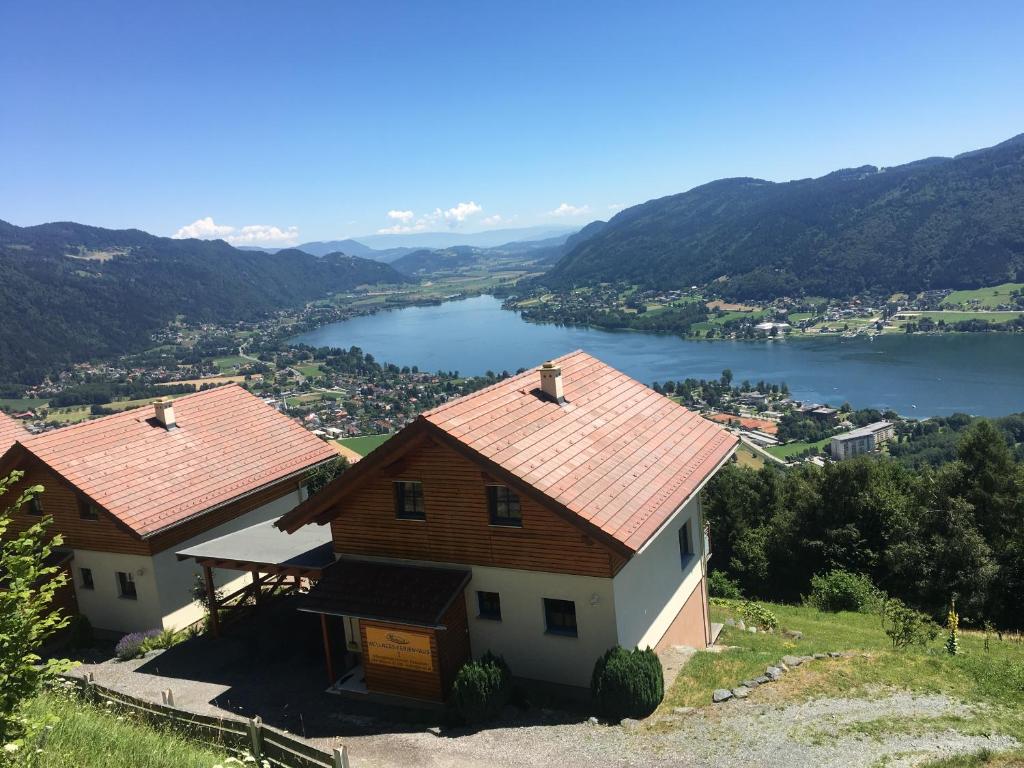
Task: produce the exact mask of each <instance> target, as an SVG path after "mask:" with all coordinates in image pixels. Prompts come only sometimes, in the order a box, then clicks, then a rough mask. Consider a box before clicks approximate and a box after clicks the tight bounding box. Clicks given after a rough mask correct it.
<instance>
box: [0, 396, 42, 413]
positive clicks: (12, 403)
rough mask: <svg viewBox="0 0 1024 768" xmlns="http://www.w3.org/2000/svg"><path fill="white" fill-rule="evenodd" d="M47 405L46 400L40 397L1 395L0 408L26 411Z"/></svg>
mask: <svg viewBox="0 0 1024 768" xmlns="http://www.w3.org/2000/svg"><path fill="white" fill-rule="evenodd" d="M41 405H46V401H45V400H42V399H40V398H38V397H0V408H7V409H9V410H12V411H26V410H30V409H35V408H38V407H39V406H41Z"/></svg>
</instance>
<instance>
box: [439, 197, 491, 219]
mask: <svg viewBox="0 0 1024 768" xmlns="http://www.w3.org/2000/svg"><path fill="white" fill-rule="evenodd" d="M482 210H483V206H481V205H477V204H476V203H474V202H472V201H470V202H468V203H459V204H458V205H456V206H455V207H454V208H449V209H448V210H447V211H445V212H444V214H443V215H444V220H445V221H447V222H448V223H449V224H454V223H462V222H463V221H465V220H466V219H467V218H468V217H470V216H472V215H474V214H477V213H480V211H482ZM434 213H435V214H437V213H438V211H434Z"/></svg>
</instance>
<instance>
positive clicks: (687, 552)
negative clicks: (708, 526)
mask: <svg viewBox="0 0 1024 768" xmlns="http://www.w3.org/2000/svg"><path fill="white" fill-rule="evenodd" d="M690 527H691V521H689V520H687V521H686V522H685V523H683V527H682V528H680V529H679V564H680V565H681V566H682V567H683V568H686V566H688V565H689V564H690V560H691V559H692V558H693V537H692V536H691V535H690V534H691V531H690Z"/></svg>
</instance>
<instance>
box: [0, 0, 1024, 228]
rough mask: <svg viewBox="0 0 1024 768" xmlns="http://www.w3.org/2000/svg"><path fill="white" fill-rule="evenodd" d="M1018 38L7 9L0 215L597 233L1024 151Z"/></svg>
mask: <svg viewBox="0 0 1024 768" xmlns="http://www.w3.org/2000/svg"><path fill="white" fill-rule="evenodd" d="M1022 32H1024V4H1022V3H1019V2H1006V3H971V4H968V3H963V2H921V3H914V2H900V3H892V2H857V3H828V2H821V0H816V2H793V3H787V2H779V3H755V2H745V3H739V2H716V3H706V4H696V3H683V2H671V3H654V2H652V3H643V4H641V3H626V2H617V3H601V2H586V3H570V2H561V3H530V2H520V1H517V2H515V3H504V4H498V3H492V2H475V3H468V2H467V3H456V2H451V3H422V2H421V3H395V2H376V3H370V2H367V3H358V4H357V3H346V2H318V1H316V0H309V1H308V2H300V3H284V2H274V3H271V2H203V3H187V2H175V3H126V2H118V3H107V2H89V3H77V2H67V3H50V2H8V3H5V4H3V7H2V8H0V94H2V96H0V104H2V107H0V148H2V152H0V219H4V220H7V221H12V222H14V223H16V224H21V225H27V224H36V223H40V222H44V221H55V220H67V219H70V220H74V221H81V222H85V223H90V224H96V225H100V226H107V227H138V228H141V229H145V230H147V231H150V232H153V233H155V234H160V235H172V234H174V233H176V232H179V230H180V231H182V232H183V233H198V234H203V235H206V236H212V235H217V234H220V235H222V236H225V237H228V238H229V239H231V240H232V241H233V242H238V243H245V242H249V243H252V244H274V245H280V244H284V243H288V242H299V241H305V240H313V239H329V238H338V237H345V236H357V235H363V234H369V233H374V232H378V231H380V230H384V229H387V228H413V229H415V228H419V229H429V230H447V229H457V230H458V229H461V230H463V231H466V232H471V231H479V230H482V229H487V228H495V227H519V226H533V225H539V224H551V225H557V226H562V225H566V224H572V225H582V224H584V223H586V222H587V221H590V220H593V219H596V218H607V217H608V216H609V215H610V214H611V213H612V212H613V211H614V210H616V209H617V208H616V207H617V206H624V205H630V204H634V203H637V202H642V201H644V200H647V199H650V198H654V197H659V196H662V195H666V194H671V193H675V192H680V191H684V190H686V189H688V188H690V187H693V186H695V185H698V184H701V183H704V182H707V181H710V180H713V179H716V178H721V177H726V176H740V175H744V176H758V177H762V178H768V179H772V180H778V181H781V180H787V179H791V178H802V177H807V176H818V175H821V174H823V173H827V172H828V171H830V170H833V169H835V168H839V167H849V166H855V165H861V164H864V163H872V164H876V165H892V164H896V163H900V162H906V161H909V160H913V159H917V158H920V157H924V156H928V155H936V154H955V153H957V152H961V151H964V150H968V149H974V148H978V147H982V146H988V145H991V144H994V143H997V142H999V141H1001V140H1003V139H1006V138H1009V137H1010V136H1012V135H1015V134H1017V133H1020V132H1024V98H1022V96H1024V53H1022V51H1024V47H1022V45H1021V42H1020V41H1021V35H1022ZM389 212H390V213H391V215H390V216H389ZM207 220H208V221H207ZM196 222H198V223H196ZM194 223H195V224H194ZM188 225H192V226H191V228H189V227H188ZM183 228H185V229H183ZM247 228H248V229H247Z"/></svg>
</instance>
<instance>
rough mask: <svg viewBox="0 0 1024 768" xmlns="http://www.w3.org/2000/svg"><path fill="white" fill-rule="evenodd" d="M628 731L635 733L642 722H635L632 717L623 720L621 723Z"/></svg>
mask: <svg viewBox="0 0 1024 768" xmlns="http://www.w3.org/2000/svg"><path fill="white" fill-rule="evenodd" d="M619 725H621V726H622V727H623V728H625V729H626V730H627V731H633V730H636V729H637V728H639V727H640V721H639V720H634V719H633V718H632V717H624V718H622V722H620V723H619Z"/></svg>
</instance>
